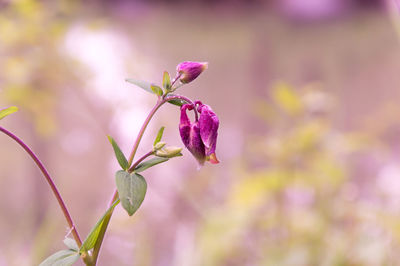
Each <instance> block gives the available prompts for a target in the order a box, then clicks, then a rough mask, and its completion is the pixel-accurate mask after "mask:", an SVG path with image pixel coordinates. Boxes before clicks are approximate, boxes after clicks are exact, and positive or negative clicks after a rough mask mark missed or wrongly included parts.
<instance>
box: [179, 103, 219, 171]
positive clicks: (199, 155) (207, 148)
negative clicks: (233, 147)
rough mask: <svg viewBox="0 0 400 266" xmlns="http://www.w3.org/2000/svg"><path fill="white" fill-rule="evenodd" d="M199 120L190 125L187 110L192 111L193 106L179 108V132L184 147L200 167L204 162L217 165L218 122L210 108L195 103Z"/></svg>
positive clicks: (187, 105)
mask: <svg viewBox="0 0 400 266" xmlns="http://www.w3.org/2000/svg"><path fill="white" fill-rule="evenodd" d="M197 105H198V107H197V111H198V112H199V113H200V118H199V119H196V120H195V121H194V122H193V123H191V121H190V119H189V117H188V116H187V113H186V111H187V110H193V108H194V107H193V106H192V105H189V104H185V105H183V106H182V107H181V121H180V124H179V132H180V135H181V138H182V142H183V144H184V145H185V147H186V148H187V149H188V150H189V151H190V152H191V153H192V155H193V156H194V157H195V158H196V159H197V161H198V162H199V164H200V165H203V164H204V162H205V161H209V162H210V163H212V164H217V163H219V161H218V159H217V156H216V154H215V149H216V146H217V136H218V127H219V120H218V117H217V115H216V114H215V113H214V112H213V111H212V109H211V107H210V106H208V105H205V104H202V103H201V102H196V106H197Z"/></svg>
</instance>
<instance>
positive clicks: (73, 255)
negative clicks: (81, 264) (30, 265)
mask: <svg viewBox="0 0 400 266" xmlns="http://www.w3.org/2000/svg"><path fill="white" fill-rule="evenodd" d="M79 257H80V255H79V253H78V252H76V251H73V250H70V249H66V250H60V251H57V252H56V253H54V254H53V255H51V256H50V257H48V258H47V259H45V260H44V261H43V262H42V263H40V264H39V266H70V265H72V264H74V263H75V262H76V261H77V260H78V259H79Z"/></svg>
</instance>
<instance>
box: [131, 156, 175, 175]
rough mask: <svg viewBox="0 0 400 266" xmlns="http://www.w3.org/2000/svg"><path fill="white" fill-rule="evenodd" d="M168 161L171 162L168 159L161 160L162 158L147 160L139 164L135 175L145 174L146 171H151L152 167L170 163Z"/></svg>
mask: <svg viewBox="0 0 400 266" xmlns="http://www.w3.org/2000/svg"><path fill="white" fill-rule="evenodd" d="M168 160H169V159H168V158H161V157H156V158H152V159H150V160H147V161H145V162H143V163H141V164H139V165H138V166H137V167H136V168H135V170H134V172H135V173H140V172H143V171H144V170H146V169H149V168H150V167H152V166H154V165H157V164H159V163H163V162H166V161H168Z"/></svg>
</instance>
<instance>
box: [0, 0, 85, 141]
mask: <svg viewBox="0 0 400 266" xmlns="http://www.w3.org/2000/svg"><path fill="white" fill-rule="evenodd" d="M74 3H75V1H52V2H49V1H35V0H22V1H11V2H10V3H9V4H7V5H5V7H3V8H2V12H1V13H0V50H1V51H2V52H1V53H0V59H1V60H0V68H1V69H2V71H1V73H0V81H1V82H0V86H1V88H2V89H3V90H4V94H3V96H2V98H3V99H5V100H6V101H8V102H10V103H13V104H15V105H17V106H19V107H20V108H21V109H22V110H24V113H25V114H27V115H28V116H29V121H32V122H33V125H34V128H35V129H36V132H37V133H38V134H40V135H42V136H49V135H52V134H54V132H55V130H56V120H57V119H56V104H57V98H58V97H60V96H61V95H60V93H61V92H62V89H63V88H66V87H68V86H73V85H74V84H76V83H77V82H78V80H79V78H78V76H77V75H76V73H75V72H74V70H73V69H72V67H73V66H74V65H75V64H74V62H72V60H71V59H70V58H69V57H68V56H67V55H66V54H65V52H64V51H63V43H62V42H63V40H64V38H63V37H64V35H65V32H66V30H67V28H68V25H69V20H68V15H69V13H70V12H72V11H73V10H74V8H75V6H76V5H75V4H74Z"/></svg>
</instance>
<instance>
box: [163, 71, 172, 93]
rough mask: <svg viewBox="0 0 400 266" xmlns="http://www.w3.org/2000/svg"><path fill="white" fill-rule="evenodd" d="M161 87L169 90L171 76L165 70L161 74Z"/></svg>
mask: <svg viewBox="0 0 400 266" xmlns="http://www.w3.org/2000/svg"><path fill="white" fill-rule="evenodd" d="M163 87H164V89H165V90H166V91H169V90H171V77H170V76H169V73H168V72H167V71H164V75H163Z"/></svg>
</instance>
